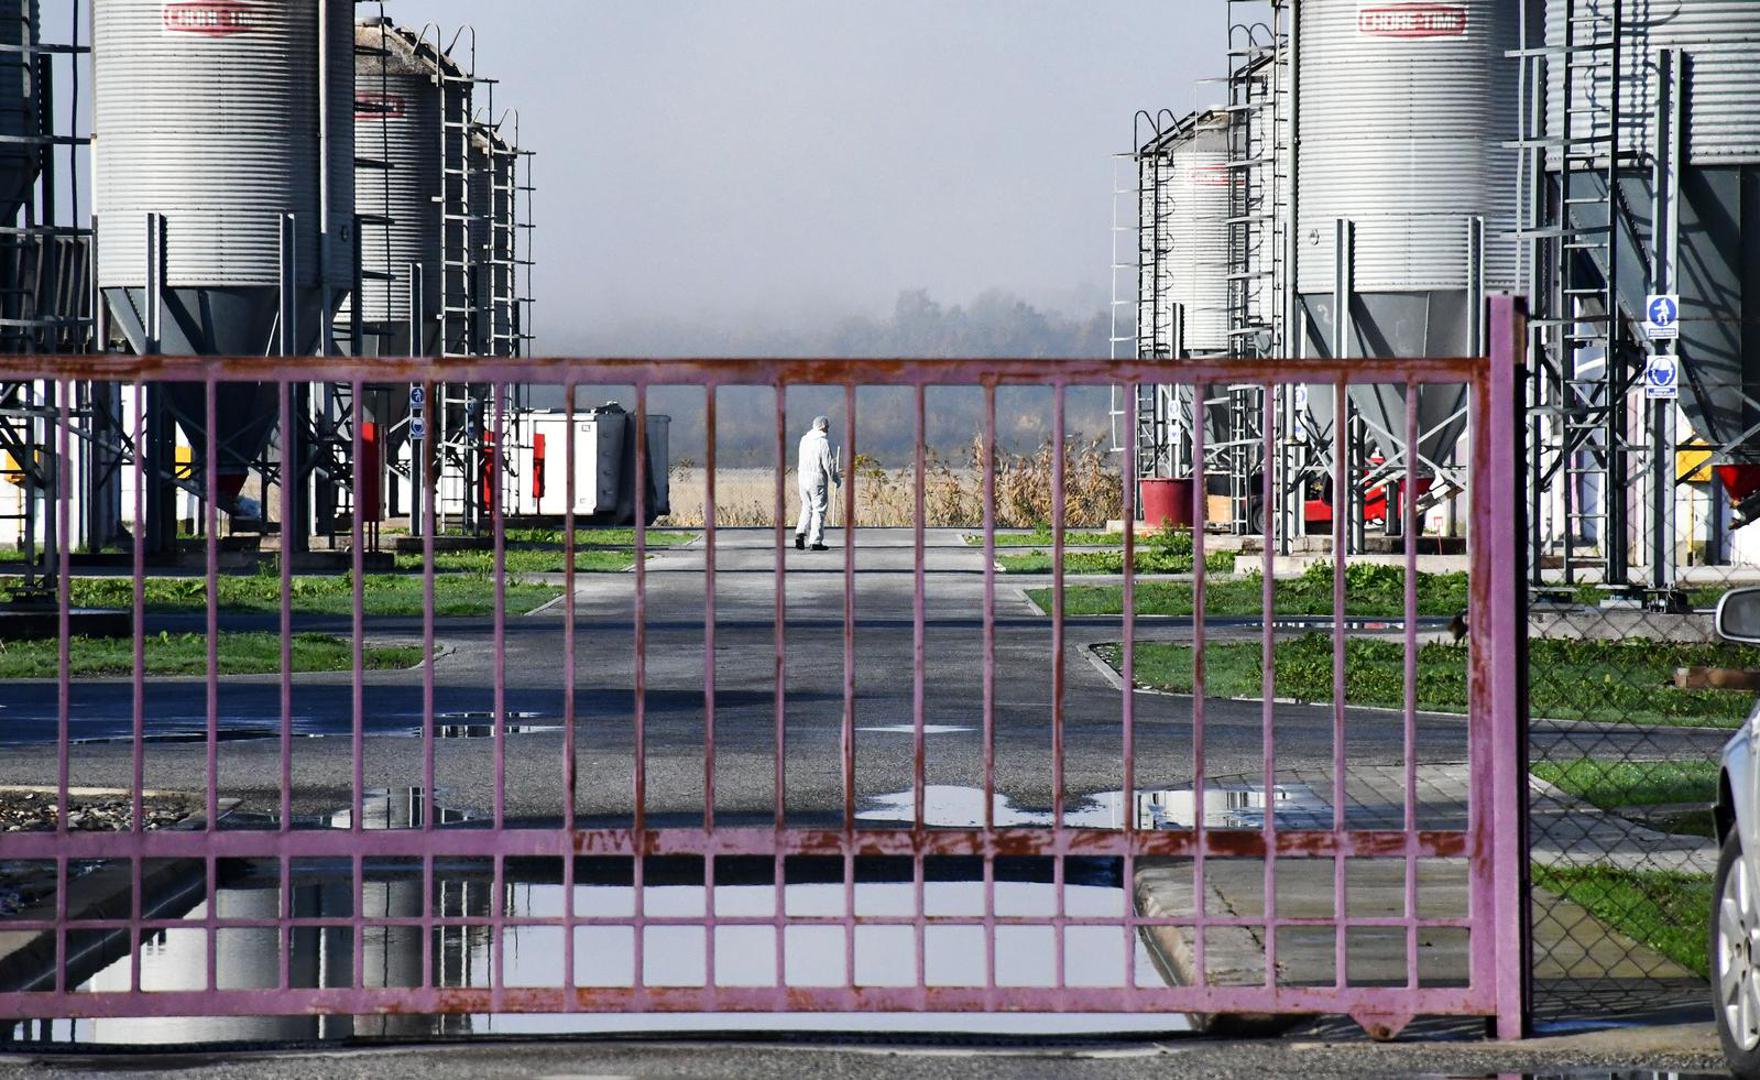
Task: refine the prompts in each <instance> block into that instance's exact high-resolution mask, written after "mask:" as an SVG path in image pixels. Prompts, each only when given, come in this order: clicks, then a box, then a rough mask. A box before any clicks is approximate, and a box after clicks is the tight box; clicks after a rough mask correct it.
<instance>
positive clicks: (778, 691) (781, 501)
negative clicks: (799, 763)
mask: <svg viewBox="0 0 1760 1080" xmlns="http://www.w3.org/2000/svg"><path fill="white" fill-rule="evenodd" d="M775 385H776V399H775V402H774V405H775V410H776V412H775V419H776V448H775V452H776V490H775V507H774V513H775V517H776V555H775V559H774V566H775V579H774V581H772V583H771V585H772V588H773V589H774V590H775V604H776V626H775V629H774V634H773V636H774V641H775V646H776V672H775V692H774V697H775V705H776V716H775V722H776V733H775V734H776V760H775V761H774V762H773V763H772V771H773V774H774V780H775V785H776V787H775V792H774V798H775V801H774V806H773V808H772V820H773V823H774V825H775V828H776V829H777V831H779V832H780V831H781V830H782V828H783V820H784V818H785V816H786V799H787V789H786V788H785V786H784V785H785V784H786V782H787V779H788V776H787V770H786V768H785V766H784V758H785V756H786V745H787V741H786V740H787V736H788V712H787V709H788V704H787V697H786V686H787V674H788V671H787V666H786V665H787V662H788V652H787V644H788V643H787V633H788V554H787V551H786V550H785V549H786V547H787V543H786V540H787V533H786V529H787V527H788V526H787V518H788V500H787V495H786V493H785V492H784V490H783V483H784V481H785V478H786V474H787V471H788V428H787V423H788V387H787V385H786V384H784V383H782V382H781V381H778V382H777V383H776V384H775ZM805 512H806V511H805V508H804V507H803V508H802V520H805Z"/></svg>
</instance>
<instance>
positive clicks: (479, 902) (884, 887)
mask: <svg viewBox="0 0 1760 1080" xmlns="http://www.w3.org/2000/svg"><path fill="white" fill-rule="evenodd" d="M831 861H832V862H834V863H836V864H837V866H838V867H841V860H831ZM949 861H951V862H965V860H949ZM807 862H809V863H810V862H812V860H807ZM1113 862H1114V860H1099V859H1090V860H1072V870H1073V872H1072V873H1071V875H1070V880H1069V881H1068V882H1067V883H1066V884H1065V886H1064V888H1063V890H1062V907H1063V911H1064V912H1065V913H1066V914H1067V915H1069V916H1071V917H1076V918H1084V917H1087V918H1102V919H1118V918H1121V917H1123V915H1124V914H1125V903H1126V901H1125V894H1124V891H1123V890H1122V889H1121V888H1120V887H1119V885H1120V882H1119V881H1118V880H1117V874H1118V871H1117V868H1116V867H1115V866H1112V863H1113ZM307 863H308V865H301V866H298V867H296V870H295V873H294V875H293V878H292V884H291V892H290V895H289V897H288V899H287V902H288V904H289V908H290V910H291V912H292V915H293V918H294V920H295V921H296V923H298V924H299V925H296V926H295V927H294V928H293V929H292V930H291V931H277V930H276V929H274V928H272V927H238V928H226V927H222V928H221V929H220V930H219V931H218V933H217V935H216V937H215V946H214V948H215V956H214V966H215V970H216V972H217V985H218V986H219V987H220V989H222V990H250V989H273V988H274V987H276V986H277V985H279V978H280V965H281V963H282V955H281V952H280V949H279V946H278V937H279V935H282V934H285V937H286V940H287V941H288V943H289V948H288V950H287V955H286V963H287V968H288V979H289V985H290V986H292V987H294V988H301V989H305V988H326V987H349V986H351V985H353V982H354V978H353V973H354V970H355V963H356V956H357V953H358V956H359V964H360V972H361V980H360V981H361V982H362V983H363V985H365V986H366V987H369V988H382V987H419V986H422V985H423V984H424V982H425V981H431V983H432V984H433V985H436V986H440V987H470V988H486V987H489V986H491V985H492V982H493V980H494V978H495V974H494V973H495V968H496V966H497V964H499V966H500V981H501V984H502V985H504V986H507V987H521V988H523V987H540V988H542V987H561V986H562V985H563V984H564V975H565V971H566V968H565V965H566V964H567V963H568V962H569V961H568V953H567V952H566V945H565V940H564V935H565V933H566V931H565V928H563V927H562V926H559V925H557V926H526V925H506V926H497V925H495V924H496V923H498V922H500V921H501V920H509V921H518V920H526V919H556V920H561V919H562V918H564V916H565V914H566V912H567V909H568V905H569V901H570V898H571V890H570V889H569V888H568V887H567V886H566V885H565V884H564V882H563V881H562V880H561V873H560V871H561V863H560V861H559V860H515V859H509V860H507V861H506V863H505V864H504V867H505V869H504V874H505V877H506V880H504V881H503V882H501V883H500V884H499V885H497V883H496V882H495V880H494V876H493V872H492V867H491V865H490V864H489V863H488V862H487V861H486V860H484V861H479V860H458V859H454V860H444V859H437V860H436V861H435V863H434V869H433V880H432V890H433V891H432V895H431V907H432V913H433V915H434V916H435V917H437V918H438V919H440V920H441V921H442V925H439V926H436V927H434V928H432V929H431V930H426V931H425V930H424V929H423V928H422V927H421V926H419V925H402V924H401V923H402V922H403V921H405V920H418V919H421V918H422V917H423V914H424V912H423V907H424V903H423V901H424V896H425V893H426V886H425V885H424V876H423V870H422V867H421V864H420V862H419V860H401V859H377V860H368V861H367V862H366V864H365V866H364V873H363V879H362V882H361V887H360V892H359V896H360V907H361V914H362V916H363V918H364V919H366V920H367V921H368V923H369V924H372V923H375V922H377V923H379V925H367V926H366V927H365V928H364V930H363V933H362V935H361V940H360V941H359V942H358V944H357V943H356V942H355V941H354V940H353V932H352V930H351V928H350V927H348V926H347V925H334V923H335V922H336V921H338V920H347V919H349V918H351V917H352V915H353V905H352V903H351V898H352V895H353V893H354V891H355V890H354V882H353V880H352V876H351V868H350V866H349V864H348V862H347V861H345V860H335V861H328V862H324V863H313V862H312V861H310V860H308V861H307ZM650 863H652V864H653V871H652V872H651V873H645V875H644V877H645V879H646V880H645V882H644V885H643V887H642V888H641V889H640V890H639V891H638V889H637V888H636V886H635V884H634V881H633V877H632V876H631V874H632V869H633V867H632V864H631V862H630V860H627V859H622V860H620V859H611V858H592V859H581V860H578V861H577V863H576V875H575V884H574V886H573V888H572V903H573V912H574V915H575V917H576V918H578V919H582V920H587V921H591V922H592V923H593V925H585V926H576V927H575V928H574V940H573V958H572V960H573V978H574V982H575V985H577V986H581V987H629V986H633V985H634V984H635V977H636V972H637V967H638V965H639V966H640V972H641V976H642V981H643V983H644V984H645V985H648V986H655V987H690V986H703V985H705V983H706V980H707V978H708V972H709V965H708V960H709V957H710V956H712V957H713V963H714V976H713V978H714V984H715V985H717V986H726V987H754V986H756V987H765V986H776V985H778V984H779V982H780V984H782V985H786V986H791V987H839V986H843V985H845V984H846V982H848V981H850V980H851V979H852V978H853V981H854V983H855V984H856V985H861V986H874V987H887V986H906V987H909V986H915V985H916V980H917V953H918V947H917V939H916V929H915V928H914V927H912V926H910V925H908V924H907V925H864V926H859V927H856V928H855V929H854V939H853V961H854V967H853V971H852V970H849V969H846V966H845V965H846V945H847V944H848V943H847V942H846V939H845V937H844V935H845V929H844V928H843V927H842V926H841V925H832V924H807V925H788V926H786V927H784V928H782V929H781V931H780V932H781V933H782V935H783V938H782V942H781V945H782V949H781V956H780V961H781V962H780V965H779V963H778V960H779V955H778V948H777V946H778V942H777V939H776V934H777V933H778V929H777V928H776V927H775V926H774V925H772V924H770V923H763V924H755V925H754V924H744V925H725V924H723V925H717V926H715V927H714V928H712V929H711V928H710V927H708V926H707V925H706V923H705V922H703V921H694V922H693V921H692V920H705V918H706V915H707V913H708V907H709V904H710V903H711V902H712V903H713V907H714V913H715V917H716V918H718V919H738V918H748V919H763V920H769V919H774V918H775V917H776V916H777V915H779V914H780V915H782V916H785V917H787V918H793V919H813V918H824V917H830V918H842V917H843V916H844V915H845V914H846V910H847V906H848V905H852V904H853V908H854V911H855V913H856V914H858V915H862V916H878V917H885V916H895V917H907V918H908V917H910V916H912V915H913V914H914V913H915V912H916V910H917V909H916V902H917V901H916V897H917V890H918V888H919V886H918V885H917V884H916V883H915V882H914V881H913V880H912V879H911V870H910V860H908V859H905V860H894V859H872V860H869V859H858V860H857V868H856V879H857V880H856V883H855V885H854V887H853V890H851V891H849V892H846V890H845V886H844V884H843V882H842V881H841V879H839V880H836V881H829V880H821V877H822V871H823V870H825V869H826V868H825V867H811V866H809V867H806V868H805V870H804V872H798V873H797V871H796V870H795V868H794V867H793V866H792V865H791V867H790V869H789V873H788V880H787V881H786V882H785V883H784V885H783V886H782V888H781V889H780V890H779V889H778V888H777V886H776V883H775V881H774V877H773V876H772V875H773V869H774V864H773V863H772V862H771V861H770V860H768V859H765V860H755V861H754V860H732V864H733V866H734V867H735V868H737V872H736V873H735V874H733V875H732V876H733V877H734V878H735V879H736V880H734V881H733V882H731V883H724V875H723V874H722V873H721V872H720V870H719V869H718V871H717V880H716V882H715V884H714V886H713V893H712V899H711V893H710V890H709V889H708V888H705V886H704V885H703V884H701V882H702V881H703V871H702V864H701V862H700V861H696V862H692V861H691V860H678V859H654V860H650ZM687 863H688V864H689V865H684V864H687ZM757 863H762V864H764V866H763V867H756V864H757ZM755 867H756V868H755ZM949 869H950V868H942V873H941V874H940V875H938V876H937V878H936V879H934V880H925V881H924V882H923V883H922V885H921V886H920V887H921V890H922V897H923V912H924V913H925V914H926V915H928V916H930V917H962V916H963V917H982V916H983V915H984V914H985V905H986V900H985V886H984V883H983V882H982V881H981V880H966V879H962V878H964V877H968V876H969V874H968V875H962V874H958V873H948V872H947V871H948V870H949ZM965 869H966V870H968V871H969V870H970V867H966V868H965ZM837 872H838V873H839V874H841V870H840V869H839V870H837ZM1051 873H1052V864H1051V861H1050V860H1045V859H1023V860H1014V861H1013V863H1012V864H1011V865H1010V867H1009V872H1008V873H1007V874H1006V875H1005V874H1004V873H1002V872H1000V871H999V873H998V875H997V877H998V880H996V881H995V883H994V885H993V890H994V892H993V895H994V899H995V909H994V910H995V914H996V915H998V916H1001V917H1024V918H1037V919H1050V918H1052V917H1053V916H1055V915H1056V914H1057V913H1058V890H1057V888H1056V887H1055V886H1054V885H1053V884H1052V882H1051V878H1050V875H1051ZM1005 878H1006V879H1005ZM757 880H761V883H753V882H754V881H757ZM686 882H689V883H686ZM638 898H639V901H640V908H641V910H642V912H643V914H644V916H645V917H648V918H656V919H668V920H685V921H683V922H679V923H670V924H667V925H660V926H654V925H649V926H646V927H643V928H642V930H641V940H640V942H639V946H640V947H639V948H638V942H637V936H636V935H637V928H636V927H634V926H633V925H627V924H625V925H618V924H617V922H616V920H633V918H634V917H635V913H636V910H637V902H638ZM213 903H214V908H213V910H214V914H215V916H216V917H217V918H218V919H220V920H265V921H272V920H274V919H276V918H277V916H278V913H279V910H280V907H281V904H282V903H283V899H282V883H281V881H280V878H279V869H278V866H277V864H276V863H275V862H273V861H261V862H252V863H248V864H242V865H238V866H235V867H233V868H232V870H231V872H230V873H229V874H228V876H227V877H226V878H225V879H224V880H223V881H222V885H221V888H220V889H219V891H218V894H217V896H216V898H215V900H214V901H213ZM778 904H780V905H781V911H780V912H779V911H778ZM182 907H183V908H184V910H182V911H181V913H179V912H175V911H174V912H167V913H165V914H166V916H167V917H172V918H181V919H182V921H184V922H187V923H188V924H189V925H188V928H187V929H185V928H182V927H178V928H173V929H170V930H164V931H160V932H157V933H154V934H151V935H149V936H148V937H147V938H146V940H145V941H143V942H142V943H141V945H140V947H139V958H140V979H141V982H140V985H141V988H142V990H143V991H148V992H165V991H176V990H199V989H202V988H203V987H204V986H205V985H206V978H207V970H208V959H209V958H208V953H207V949H208V937H207V933H206V931H205V929H204V927H203V923H204V921H205V920H207V918H208V916H209V901H208V900H207V899H206V898H204V897H202V896H200V895H199V890H198V894H197V895H196V896H194V897H192V898H191V899H190V900H189V901H187V902H186V903H185V904H184V905H182ZM325 920H329V921H330V922H331V925H323V922H324V921H325ZM386 923H399V925H385V924H386ZM498 931H499V935H500V946H499V948H497V947H496V937H497V932H498ZM94 935H95V932H94ZM923 935H924V936H923V942H922V955H923V967H924V971H923V976H924V980H925V982H926V983H927V984H928V985H929V986H956V987H965V986H983V985H984V983H985V978H986V975H985V964H986V943H985V936H984V928H983V927H982V926H966V925H931V926H927V927H925V928H924V930H923ZM74 936H78V935H70V943H71V941H72V938H73V937H74ZM110 936H111V937H114V936H115V935H114V934H112V935H110ZM424 945H426V946H427V948H426V955H424ZM1126 949H1127V944H1126V937H1125V935H1123V934H1122V933H1120V931H1119V929H1118V928H1117V927H1116V926H1103V925H1102V926H1070V927H1066V928H1065V929H1064V943H1063V950H1062V951H1063V964H1064V975H1065V978H1066V980H1067V982H1068V983H1069V985H1072V986H1083V987H1105V986H1122V985H1124V983H1125V979H1126V975H1125V973H1126V965H1127V964H1129V965H1131V967H1132V969H1133V970H1134V978H1135V980H1136V981H1137V982H1138V984H1139V985H1145V986H1158V985H1161V980H1160V976H1159V975H1158V974H1157V972H1156V970H1155V968H1154V966H1153V964H1152V962H1151V961H1150V958H1149V955H1148V953H1147V951H1146V949H1145V948H1144V947H1143V945H1142V943H1141V942H1140V941H1138V940H1135V939H1132V942H1131V945H1130V949H1131V952H1130V955H1128V956H1127V954H1126ZM118 953H120V955H117V954H118ZM69 956H70V958H74V957H86V956H91V957H102V959H101V962H94V963H91V964H88V965H87V966H88V970H78V961H77V960H75V961H74V962H73V966H72V967H70V977H71V978H73V979H76V980H77V981H78V990H79V992H84V993H94V992H125V991H126V990H127V989H128V987H129V985H130V978H131V973H132V961H131V958H130V957H129V956H128V955H127V954H126V950H125V949H112V950H110V953H109V955H103V954H102V953H101V952H100V951H98V950H86V949H80V948H73V949H70V951H69ZM995 957H996V980H997V983H998V984H999V985H1003V986H1019V987H1030V986H1039V987H1044V986H1051V985H1054V984H1055V979H1056V959H1057V945H1056V936H1055V933H1054V931H1053V929H1052V928H1051V927H1050V926H1049V925H1044V926H1029V925H1019V924H1016V925H1004V926H1000V927H997V928H996V949H995ZM779 968H780V970H779ZM802 1026H803V1024H802V1020H801V1019H800V1018H799V1017H789V1016H746V1015H717V1016H690V1015H682V1016H662V1015H650V1016H642V1015H617V1016H597V1015H594V1016H571V1017H563V1016H483V1015H475V1016H446V1017H427V1016H368V1017H347V1016H342V1017H261V1016H252V1017H242V1018H191V1019H175V1018H170V1019H168V1018H155V1019H151V1020H126V1019H101V1020H78V1021H71V1022H70V1021H46V1022H31V1023H27V1024H22V1025H19V1026H18V1027H16V1028H15V1029H14V1030H13V1032H12V1036H13V1037H14V1038H19V1039H27V1040H46V1041H55V1042H74V1043H80V1044H123V1045H141V1044H171V1043H204V1042H224V1041H265V1042H277V1041H281V1042H285V1041H305V1040H340V1039H349V1038H377V1037H406V1038H407V1037H430V1036H435V1035H465V1034H540V1033H564V1032H593V1031H661V1030H673V1031H686V1030H695V1031H704V1030H762V1029H769V1030H790V1029H799V1028H801V1027H802ZM811 1027H812V1028H813V1029H814V1030H851V1031H938V1030H939V1031H948V1030H954V1031H969V1032H989V1033H1016V1034H1053V1033H1082V1032H1089V1033H1099V1032H1117V1031H1162V1032H1165V1031H1174V1030H1184V1029H1185V1028H1186V1022H1185V1019H1184V1017H1182V1016H1176V1015H1166V1014H1162V1015H1148V1016H1075V1015H1072V1016H1044V1015H1018V1016H1002V1015H998V1016H964V1015H955V1016H941V1017H937V1016H935V1015H931V1014H921V1015H919V1014H906V1015H889V1014H861V1015H856V1014H850V1015H833V1016H825V1017H821V1016H817V1015H815V1016H814V1017H812V1020H811Z"/></svg>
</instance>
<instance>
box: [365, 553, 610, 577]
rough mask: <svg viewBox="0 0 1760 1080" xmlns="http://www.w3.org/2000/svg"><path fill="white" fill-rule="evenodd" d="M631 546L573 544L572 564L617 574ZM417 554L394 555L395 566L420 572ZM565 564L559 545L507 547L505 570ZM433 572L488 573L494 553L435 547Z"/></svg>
mask: <svg viewBox="0 0 1760 1080" xmlns="http://www.w3.org/2000/svg"><path fill="white" fill-rule="evenodd" d="M635 562H636V553H635V549H634V548H576V549H575V553H574V568H575V572H576V573H579V574H617V573H622V572H623V571H625V570H628V569H629V568H631V567H632V566H634V565H635ZM423 565H424V564H423V561H422V556H420V555H399V556H397V568H398V569H399V570H401V571H405V572H413V573H420V572H421V570H422V567H423ZM567 565H568V553H567V552H565V551H563V550H562V549H561V548H556V549H554V550H551V549H545V548H514V547H510V548H508V549H507V572H508V573H509V574H560V573H562V572H563V571H564V569H566V567H567ZM434 572H435V573H436V574H480V575H491V574H493V573H494V572H495V553H494V552H493V551H437V552H435V553H434Z"/></svg>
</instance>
